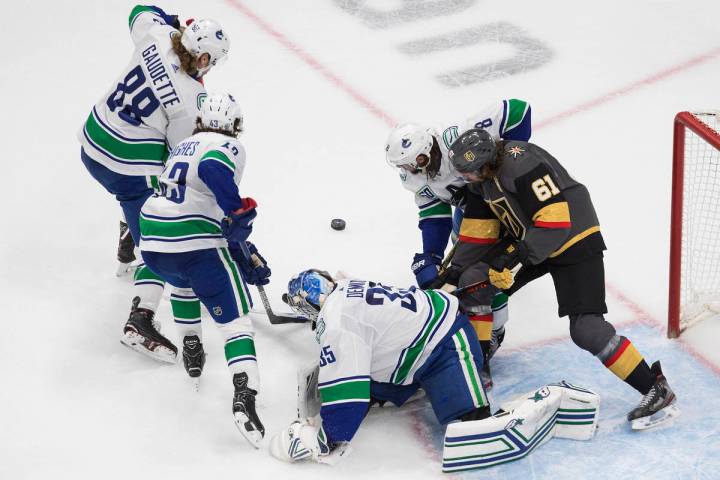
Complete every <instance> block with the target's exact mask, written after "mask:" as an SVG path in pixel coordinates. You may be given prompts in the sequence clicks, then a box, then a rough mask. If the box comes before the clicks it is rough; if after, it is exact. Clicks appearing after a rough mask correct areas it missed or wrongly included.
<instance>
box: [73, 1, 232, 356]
mask: <svg viewBox="0 0 720 480" xmlns="http://www.w3.org/2000/svg"><path fill="white" fill-rule="evenodd" d="M128 23H129V28H130V36H131V38H132V40H133V43H134V45H135V51H134V52H133V55H132V57H131V59H130V63H129V64H128V66H127V67H126V68H125V69H124V70H123V71H122V73H121V74H120V75H119V77H118V78H117V79H116V80H115V81H114V82H113V83H112V87H111V88H110V89H109V91H108V92H107V93H105V94H104V95H103V96H102V97H101V98H100V100H99V101H98V102H97V104H96V105H95V106H94V107H93V109H92V111H91V112H90V115H89V116H88V118H87V120H86V122H85V124H84V125H83V128H82V129H81V131H80V133H79V139H80V143H81V145H82V148H81V153H80V156H81V158H82V161H83V163H84V165H85V167H86V168H87V169H88V171H89V172H90V174H91V175H92V176H93V177H94V178H95V179H96V180H97V181H98V182H99V183H100V184H101V185H102V186H103V187H104V188H105V189H106V190H107V191H108V192H110V193H111V194H113V195H114V196H115V197H116V198H117V200H118V201H119V202H120V206H121V207H122V210H123V213H124V216H125V220H126V222H127V226H128V227H129V231H130V232H131V235H132V239H133V240H134V244H135V246H137V245H138V242H139V239H140V231H139V226H138V215H139V213H140V208H141V207H142V205H143V203H145V200H146V199H147V198H149V197H150V196H151V195H152V194H153V187H157V175H160V173H161V172H162V171H163V166H164V164H165V159H166V158H167V156H168V150H169V149H170V150H171V149H173V148H175V146H176V145H177V144H178V143H179V142H180V141H181V140H183V139H184V138H186V137H188V136H189V135H190V134H191V133H192V131H193V128H194V126H195V119H196V117H197V115H198V112H199V110H200V105H201V103H202V101H203V99H204V98H205V97H206V93H205V88H204V86H203V84H202V77H203V75H204V74H205V73H207V72H208V71H209V70H210V69H211V68H212V67H213V66H214V65H216V64H217V63H218V62H219V61H221V60H222V59H224V58H225V56H226V55H227V53H228V49H229V46H230V44H229V40H228V38H227V36H226V35H225V33H224V32H223V30H222V28H221V27H220V25H219V24H218V23H217V22H215V21H213V20H198V21H194V22H192V23H190V24H189V26H188V27H187V28H184V27H180V24H179V22H178V19H177V16H175V15H168V14H166V13H165V12H164V11H163V10H162V9H161V8H158V7H154V6H144V5H137V6H136V7H135V8H133V10H132V12H131V13H130V17H129V19H128ZM126 230H127V229H126ZM121 235H122V226H121ZM126 240H127V239H126ZM122 245H123V242H122V236H121V247H122ZM125 245H127V246H128V247H129V251H128V252H127V254H128V255H130V253H131V252H132V245H130V244H129V242H127V241H126V242H125ZM120 250H122V248H121V249H120ZM120 256H121V255H120V251H119V254H118V258H119V259H120ZM132 258H134V257H132V256H128V257H127V258H123V259H121V261H131V260H132ZM163 285H164V284H163V282H162V280H161V279H160V278H159V277H158V276H157V275H154V274H153V273H152V272H151V271H150V270H148V269H147V268H144V267H142V265H141V266H140V267H139V268H138V269H137V271H136V272H135V289H136V291H135V295H134V299H133V304H132V309H131V312H130V318H129V319H128V322H127V324H126V326H125V328H124V334H123V338H122V340H121V341H122V342H123V343H124V344H126V345H128V346H130V347H131V348H134V349H136V350H138V351H140V352H141V353H145V354H147V355H149V356H151V357H154V358H156V359H159V360H164V361H169V362H174V361H175V356H176V354H177V348H176V347H175V346H174V345H173V344H172V342H170V341H169V340H168V339H167V338H165V337H164V336H162V335H161V334H160V333H159V332H158V331H157V330H156V328H155V326H154V325H153V316H154V313H155V310H156V309H157V305H158V302H159V300H160V296H161V295H162V291H163ZM141 329H144V330H145V331H148V332H150V333H151V336H152V337H153V338H152V339H148V338H143V340H142V341H140V342H134V341H133V340H132V339H131V338H130V337H132V336H137V334H138V331H139V330H141Z"/></svg>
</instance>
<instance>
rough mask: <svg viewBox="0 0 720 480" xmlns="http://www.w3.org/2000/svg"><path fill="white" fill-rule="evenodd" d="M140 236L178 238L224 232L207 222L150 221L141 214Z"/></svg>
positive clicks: (198, 220) (197, 220) (199, 220)
mask: <svg viewBox="0 0 720 480" xmlns="http://www.w3.org/2000/svg"><path fill="white" fill-rule="evenodd" d="M140 234H141V235H142V236H143V237H165V238H178V237H187V236H192V235H202V234H217V235H221V234H222V230H221V229H220V227H218V226H217V225H216V224H214V223H212V222H208V221H207V220H202V219H196V220H167V221H161V220H150V219H148V218H145V217H144V216H143V215H142V214H140Z"/></svg>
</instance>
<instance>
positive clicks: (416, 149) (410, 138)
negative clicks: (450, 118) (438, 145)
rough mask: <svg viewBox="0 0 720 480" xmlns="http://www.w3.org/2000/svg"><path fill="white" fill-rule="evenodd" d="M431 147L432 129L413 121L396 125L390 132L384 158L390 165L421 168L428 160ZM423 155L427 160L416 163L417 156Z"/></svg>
mask: <svg viewBox="0 0 720 480" xmlns="http://www.w3.org/2000/svg"><path fill="white" fill-rule="evenodd" d="M432 147H433V136H432V130H430V129H429V128H424V127H421V126H420V125H416V124H414V123H404V124H402V125H398V126H397V127H395V128H394V129H393V131H392V132H390V136H389V137H388V139H387V143H386V145H385V158H386V160H387V163H388V164H389V165H390V166H392V167H398V168H404V167H405V166H407V167H409V168H410V169H412V170H421V169H423V168H424V167H426V166H427V165H428V163H429V160H430V150H432ZM420 155H425V156H426V157H427V161H426V162H425V163H424V164H423V165H422V166H420V165H418V160H417V158H418V156H420Z"/></svg>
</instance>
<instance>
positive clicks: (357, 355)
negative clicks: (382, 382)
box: [270, 329, 371, 464]
mask: <svg viewBox="0 0 720 480" xmlns="http://www.w3.org/2000/svg"><path fill="white" fill-rule="evenodd" d="M370 361H371V350H370V347H369V345H368V344H367V343H366V342H365V341H364V340H363V339H362V338H360V337H359V336H358V335H357V334H355V333H354V332H349V331H346V330H342V331H339V330H337V329H328V330H326V331H325V333H324V334H323V335H322V337H321V343H320V373H319V377H318V387H319V390H320V402H321V405H320V424H315V423H314V422H313V421H312V420H311V419H300V420H299V421H295V422H293V423H292V424H290V426H289V427H288V428H287V429H286V430H285V431H284V432H282V433H280V434H279V435H277V436H275V437H274V438H273V439H272V441H271V443H270V453H271V454H272V455H273V456H275V457H277V458H279V459H281V460H285V461H288V462H296V461H300V460H307V459H312V460H315V461H317V462H321V463H330V464H332V463H335V462H336V461H337V460H338V459H339V457H341V456H342V455H343V454H344V452H345V451H347V449H348V446H349V442H350V441H351V440H352V438H353V437H354V436H355V433H356V432H357V430H358V428H359V427H360V423H361V422H362V420H363V418H365V415H366V414H367V411H368V408H369V405H370Z"/></svg>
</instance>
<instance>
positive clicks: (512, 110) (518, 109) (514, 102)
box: [502, 98, 528, 134]
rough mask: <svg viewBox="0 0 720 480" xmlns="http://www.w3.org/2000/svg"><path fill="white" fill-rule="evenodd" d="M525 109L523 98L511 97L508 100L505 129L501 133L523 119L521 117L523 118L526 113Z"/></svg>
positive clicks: (525, 103) (507, 130)
mask: <svg viewBox="0 0 720 480" xmlns="http://www.w3.org/2000/svg"><path fill="white" fill-rule="evenodd" d="M527 109H528V104H527V102H525V101H523V100H518V99H516V98H511V99H510V100H508V112H507V119H506V120H505V131H504V132H502V133H503V134H504V133H507V132H509V131H510V130H512V129H513V128H515V127H517V126H518V125H519V124H520V122H522V121H523V118H525V113H527Z"/></svg>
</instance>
